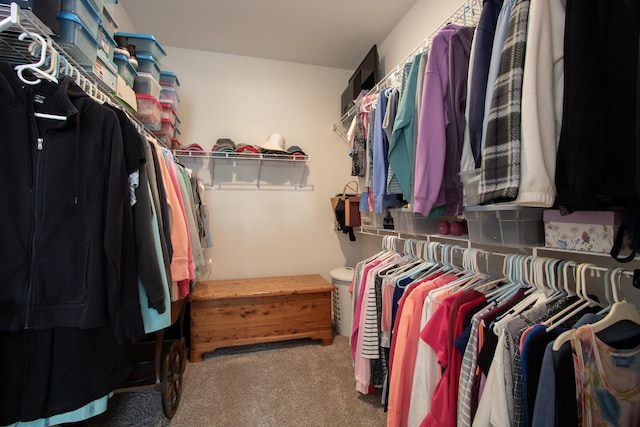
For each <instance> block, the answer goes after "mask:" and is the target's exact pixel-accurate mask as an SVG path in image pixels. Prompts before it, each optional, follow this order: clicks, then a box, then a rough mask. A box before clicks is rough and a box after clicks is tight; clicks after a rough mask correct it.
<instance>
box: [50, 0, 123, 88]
mask: <svg viewBox="0 0 640 427" xmlns="http://www.w3.org/2000/svg"><path fill="white" fill-rule="evenodd" d="M112 1H113V0H112ZM104 5H105V3H104V1H99V0H61V1H60V12H59V13H58V15H57V19H58V22H59V25H60V38H59V40H58V42H59V44H60V45H61V46H62V47H63V48H64V49H65V51H66V52H68V53H69V55H71V57H72V58H73V59H74V60H75V61H76V62H77V63H78V64H79V65H81V66H82V67H83V68H84V69H85V70H87V71H88V72H89V73H92V74H93V75H95V76H96V77H97V78H98V79H99V80H100V81H102V82H103V83H104V84H105V85H106V86H107V87H108V88H109V89H110V90H115V88H116V74H117V70H118V68H117V66H116V64H115V63H114V62H113V54H114V49H115V46H116V43H115V40H114V39H113V33H114V31H115V28H116V27H117V24H116V23H115V20H113V18H112V17H111V14H110V13H109V11H108V10H106V11H105V9H104Z"/></svg>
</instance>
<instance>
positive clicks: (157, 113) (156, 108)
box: [135, 93, 162, 131]
mask: <svg viewBox="0 0 640 427" xmlns="http://www.w3.org/2000/svg"><path fill="white" fill-rule="evenodd" d="M136 101H137V104H138V111H136V112H135V116H136V117H137V118H138V120H140V121H141V122H142V123H144V124H145V125H146V126H147V127H148V128H149V129H151V130H154V131H157V130H160V126H161V117H162V108H161V107H160V103H159V102H158V100H157V99H156V98H154V97H153V96H152V95H145V94H140V93H137V94H136Z"/></svg>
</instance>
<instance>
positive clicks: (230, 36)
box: [119, 0, 416, 70]
mask: <svg viewBox="0 0 640 427" xmlns="http://www.w3.org/2000/svg"><path fill="white" fill-rule="evenodd" d="M415 2H416V0H211V1H210V0H182V1H178V0H120V1H119V3H120V5H122V6H123V7H124V9H125V11H126V12H127V14H128V15H129V18H130V19H131V22H132V23H133V25H134V26H135V28H136V30H137V31H138V32H140V33H144V34H153V35H154V36H155V37H156V38H157V39H158V40H159V42H160V43H161V44H162V45H163V46H172V47H180V48H187V49H197V50H205V51H211V52H220V53H228V54H234V55H243V56H253V57H259V58H268V59H275V60H281V61H289V62H298V63H303V64H311V65H319V66H326V67H333V68H342V69H348V70H352V69H355V68H356V67H357V66H358V65H359V63H360V61H361V60H362V59H363V58H364V56H365V55H366V53H367V52H368V51H369V49H370V48H371V46H372V45H374V44H377V45H378V46H379V45H380V43H382V41H383V40H384V39H385V38H386V36H387V35H388V34H389V33H390V32H391V30H393V28H394V27H395V26H396V24H397V23H398V22H399V21H400V20H401V19H402V17H403V16H404V15H405V13H406V12H407V11H408V10H409V9H410V8H411V7H412V6H413V5H414V3H415Z"/></svg>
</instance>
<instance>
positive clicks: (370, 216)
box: [360, 211, 384, 228]
mask: <svg viewBox="0 0 640 427" xmlns="http://www.w3.org/2000/svg"><path fill="white" fill-rule="evenodd" d="M360 225H361V226H362V227H371V228H384V214H379V213H374V212H369V211H364V212H362V211H361V212H360Z"/></svg>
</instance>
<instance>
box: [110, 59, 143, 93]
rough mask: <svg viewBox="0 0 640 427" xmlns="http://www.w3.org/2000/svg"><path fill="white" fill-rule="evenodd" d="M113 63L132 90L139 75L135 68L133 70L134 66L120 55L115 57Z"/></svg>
mask: <svg viewBox="0 0 640 427" xmlns="http://www.w3.org/2000/svg"><path fill="white" fill-rule="evenodd" d="M113 61H114V62H115V63H116V65H117V66H118V74H120V75H121V76H122V78H123V79H124V81H125V82H126V83H127V85H128V86H129V87H130V88H133V83H134V81H135V78H136V76H137V75H138V72H137V71H136V69H135V68H133V65H131V63H130V62H129V59H128V58H127V57H126V56H124V55H122V54H120V53H116V54H115V55H113Z"/></svg>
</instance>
